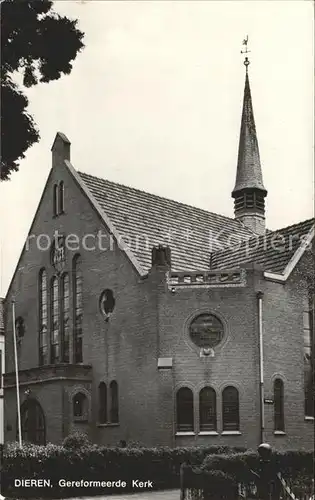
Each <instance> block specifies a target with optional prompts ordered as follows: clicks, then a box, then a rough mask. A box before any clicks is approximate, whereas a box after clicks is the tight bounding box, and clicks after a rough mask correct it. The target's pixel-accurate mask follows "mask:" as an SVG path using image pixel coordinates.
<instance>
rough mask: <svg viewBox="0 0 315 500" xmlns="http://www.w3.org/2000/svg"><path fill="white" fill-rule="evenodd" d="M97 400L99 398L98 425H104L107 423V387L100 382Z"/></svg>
mask: <svg viewBox="0 0 315 500" xmlns="http://www.w3.org/2000/svg"><path fill="white" fill-rule="evenodd" d="M98 398H99V416H98V420H99V423H100V424H106V422H107V387H106V384H105V383H104V382H101V383H100V385H99V386H98Z"/></svg>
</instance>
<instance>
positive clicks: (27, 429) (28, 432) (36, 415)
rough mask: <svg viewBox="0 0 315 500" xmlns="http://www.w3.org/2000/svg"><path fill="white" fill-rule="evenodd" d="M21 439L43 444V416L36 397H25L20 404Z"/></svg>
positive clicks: (44, 438) (44, 440)
mask: <svg viewBox="0 0 315 500" xmlns="http://www.w3.org/2000/svg"><path fill="white" fill-rule="evenodd" d="M21 427H22V440H23V441H29V442H31V443H34V444H40V445H45V444H46V437H45V416H44V412H43V410H42V407H41V405H40V404H39V402H38V401H36V399H27V400H26V401H24V403H23V404H22V406H21Z"/></svg>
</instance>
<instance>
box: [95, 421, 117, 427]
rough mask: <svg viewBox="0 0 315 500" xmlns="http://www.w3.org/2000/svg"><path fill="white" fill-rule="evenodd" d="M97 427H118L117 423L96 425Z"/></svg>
mask: <svg viewBox="0 0 315 500" xmlns="http://www.w3.org/2000/svg"><path fill="white" fill-rule="evenodd" d="M96 425H97V427H119V425H120V424H119V422H117V423H115V424H114V423H111V422H107V423H106V424H96Z"/></svg>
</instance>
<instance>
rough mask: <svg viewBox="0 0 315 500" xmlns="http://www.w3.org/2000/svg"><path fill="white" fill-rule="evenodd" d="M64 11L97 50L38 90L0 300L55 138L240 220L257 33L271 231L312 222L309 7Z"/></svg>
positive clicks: (213, 4) (8, 213)
mask: <svg viewBox="0 0 315 500" xmlns="http://www.w3.org/2000/svg"><path fill="white" fill-rule="evenodd" d="M54 5H55V10H56V11H57V12H58V13H60V14H62V15H67V16H68V17H71V18H76V19H78V21H79V28H80V29H81V30H82V31H83V32H84V33H85V39H84V42H85V45H86V47H85V49H84V50H83V51H82V53H80V54H79V55H78V56H77V58H76V60H75V61H74V65H73V70H72V72H71V74H70V75H68V76H63V77H62V78H61V79H59V80H58V81H55V82H50V83H48V84H40V85H37V86H36V87H34V88H31V89H28V90H27V95H28V97H29V100H30V106H29V111H30V113H31V114H32V115H33V117H34V119H35V122H36V123H37V125H38V127H39V130H40V134H41V139H40V141H39V142H38V143H37V144H36V145H34V146H33V147H32V148H31V149H29V150H28V152H27V154H26V158H25V159H24V160H23V161H22V162H21V166H20V171H19V172H17V173H13V174H12V176H11V181H9V182H2V183H1V184H0V210H1V211H0V213H1V219H0V224H1V242H0V243H1V247H0V252H1V254H0V262H1V265H0V273H1V275H0V296H5V294H6V291H7V288H8V286H9V283H10V280H11V278H12V275H13V273H14V269H15V266H16V264H17V261H18V258H19V256H20V253H21V249H22V247H23V244H24V242H25V239H26V237H27V234H28V232H29V229H30V225H31V222H32V219H33V216H34V214H35V211H36V209H37V205H38V203H39V200H40V197H41V194H42V191H43V188H44V186H45V182H46V180H47V177H48V174H49V171H50V168H51V152H50V148H51V145H52V143H53V140H54V137H55V134H56V132H57V131H61V132H64V133H65V134H66V135H67V137H68V138H69V139H70V141H71V162H72V164H73V166H74V168H75V169H77V170H80V171H83V172H87V173H90V174H93V175H96V176H100V177H103V178H106V179H109V180H111V181H115V182H119V183H122V184H126V185H129V186H133V187H136V188H139V189H142V190H145V191H148V192H152V193H155V194H158V195H161V196H165V197H167V198H172V199H175V200H177V201H181V202H184V203H187V204H190V205H194V206H197V207H200V208H203V209H206V210H209V211H212V212H217V213H221V214H224V215H227V216H231V217H233V200H232V198H231V191H232V189H233V187H234V183H235V174H236V164H237V150H238V141H239V130H240V121H241V108H242V100H243V90H244V77H245V68H244V65H243V60H244V56H243V55H242V54H241V53H240V51H241V50H242V48H244V47H243V46H242V41H243V39H244V38H245V36H246V35H248V37H249V43H248V47H249V50H250V51H251V52H250V53H249V54H248V55H249V59H250V62H251V64H250V66H249V77H250V85H251V92H252V98H253V107H254V115H255V121H256V129H257V135H258V141H259V148H260V158H261V164H262V169H263V178H264V184H265V187H266V188H267V190H268V197H267V207H266V221H267V227H268V228H270V229H277V228H281V227H285V226H288V225H290V224H293V223H295V222H298V221H300V220H303V219H307V218H310V217H312V216H313V210H314V209H313V205H314V172H313V170H314V167H313V165H314V158H313V147H314V140H313V136H314V130H313V122H314V90H313V89H314V76H313V75H314V45H313V44H314V21H313V19H314V10H313V3H312V2H311V1H310V0H302V1H301V0H288V1H286V0H272V1H271V0H270V1H268V0H262V1H260V0H255V1H248V0H243V1H238V0H231V1H229V0H226V1H221V0H220V1H215V0H208V1H207V0H203V1H198V0H192V1H189V0H186V1H181V0H175V1H171V0H169V1H167V0H164V1H163V0H157V1H130V0H129V1H113V2H111V1H101V0H94V1H93V0H85V1H74V0H72V1H65V0H59V1H56V2H55V3H54ZM59 50H62V47H59Z"/></svg>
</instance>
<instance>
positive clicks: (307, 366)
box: [303, 292, 315, 417]
mask: <svg viewBox="0 0 315 500" xmlns="http://www.w3.org/2000/svg"><path fill="white" fill-rule="evenodd" d="M314 327H315V325H314V295H313V294H312V293H311V292H309V293H308V295H307V297H305V300H304V311H303V332H304V409H305V416H307V417H314Z"/></svg>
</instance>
